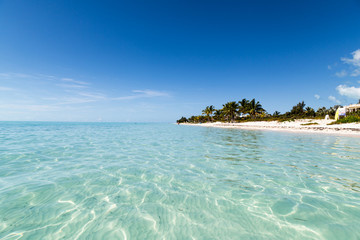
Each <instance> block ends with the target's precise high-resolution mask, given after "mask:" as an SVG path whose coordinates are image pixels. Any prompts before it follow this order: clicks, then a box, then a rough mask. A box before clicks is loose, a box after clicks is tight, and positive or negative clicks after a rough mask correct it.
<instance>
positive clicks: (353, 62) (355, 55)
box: [341, 49, 360, 77]
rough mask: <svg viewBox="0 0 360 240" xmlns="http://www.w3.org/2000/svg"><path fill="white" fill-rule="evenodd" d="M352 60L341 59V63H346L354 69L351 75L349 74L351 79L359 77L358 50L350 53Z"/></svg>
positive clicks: (359, 61) (359, 52)
mask: <svg viewBox="0 0 360 240" xmlns="http://www.w3.org/2000/svg"><path fill="white" fill-rule="evenodd" d="M351 55H352V58H345V57H343V58H341V61H343V62H344V63H347V64H349V65H351V66H352V67H353V68H355V69H354V70H353V71H352V73H351V74H350V75H351V76H353V77H357V76H359V75H360V49H358V50H356V51H354V52H352V53H351Z"/></svg>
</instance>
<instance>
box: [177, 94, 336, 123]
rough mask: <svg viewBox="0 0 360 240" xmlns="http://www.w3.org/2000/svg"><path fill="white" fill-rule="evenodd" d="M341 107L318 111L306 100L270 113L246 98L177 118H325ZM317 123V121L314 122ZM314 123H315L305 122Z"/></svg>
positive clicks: (218, 119) (190, 120) (243, 119)
mask: <svg viewBox="0 0 360 240" xmlns="http://www.w3.org/2000/svg"><path fill="white" fill-rule="evenodd" d="M338 107H340V106H339V105H335V106H334V107H330V108H326V107H321V108H319V109H318V110H317V111H315V110H314V109H313V108H311V107H309V106H306V104H305V103H304V101H302V102H299V103H298V104H296V105H295V106H293V107H292V108H291V110H290V111H288V112H286V113H284V114H281V113H280V112H279V111H275V112H274V113H273V114H269V113H267V112H266V110H265V109H264V108H263V107H262V105H261V104H260V102H259V101H256V100H255V99H252V100H248V99H246V98H244V99H242V100H241V101H238V102H236V101H231V102H227V103H225V104H223V105H222V108H221V109H215V107H214V106H213V105H210V106H207V107H205V109H204V110H202V115H198V116H191V117H189V118H185V117H182V118H180V119H179V120H177V122H178V123H184V122H189V123H204V122H213V121H220V122H246V121H281V122H283V121H294V120H295V119H304V118H310V119H323V118H324V117H325V116H326V115H329V116H330V118H334V117H335V112H336V109H337V108H338ZM314 124H315V123H314ZM304 125H313V124H304Z"/></svg>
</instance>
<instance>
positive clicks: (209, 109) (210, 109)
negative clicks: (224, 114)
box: [202, 105, 215, 122]
mask: <svg viewBox="0 0 360 240" xmlns="http://www.w3.org/2000/svg"><path fill="white" fill-rule="evenodd" d="M214 111H215V107H214V106H213V105H210V106H207V107H206V108H205V109H204V110H203V111H202V113H203V114H205V115H206V116H207V118H208V120H209V121H210V122H211V121H212V114H213V112H214Z"/></svg>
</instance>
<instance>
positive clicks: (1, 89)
mask: <svg viewBox="0 0 360 240" xmlns="http://www.w3.org/2000/svg"><path fill="white" fill-rule="evenodd" d="M14 90H15V89H13V88H9V87H1V86H0V91H14Z"/></svg>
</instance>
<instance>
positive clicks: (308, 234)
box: [0, 122, 360, 239]
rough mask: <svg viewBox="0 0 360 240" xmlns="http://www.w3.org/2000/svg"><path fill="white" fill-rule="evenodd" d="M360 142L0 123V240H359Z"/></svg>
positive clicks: (166, 128) (156, 127)
mask: <svg viewBox="0 0 360 240" xmlns="http://www.w3.org/2000/svg"><path fill="white" fill-rule="evenodd" d="M359 226H360V138H356V137H344V136H331V135H311V134H299V133H283V132H272V131H251V130H234V129H216V128H202V127H193V126H177V125H174V124H151V123H148V124H145V123H138V124H136V123H36V122H32V123H30V122H28V123H21V122H12V123H11V122H0V239H360V227H359Z"/></svg>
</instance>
